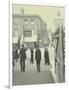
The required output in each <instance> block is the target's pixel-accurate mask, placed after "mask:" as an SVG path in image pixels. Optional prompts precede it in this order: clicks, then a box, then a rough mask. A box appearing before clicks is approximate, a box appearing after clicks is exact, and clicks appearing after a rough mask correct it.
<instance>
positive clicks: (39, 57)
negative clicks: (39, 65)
mask: <svg viewBox="0 0 69 90" xmlns="http://www.w3.org/2000/svg"><path fill="white" fill-rule="evenodd" d="M35 59H36V60H41V51H40V49H36V51H35Z"/></svg>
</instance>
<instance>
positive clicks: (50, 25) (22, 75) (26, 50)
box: [12, 3, 65, 86]
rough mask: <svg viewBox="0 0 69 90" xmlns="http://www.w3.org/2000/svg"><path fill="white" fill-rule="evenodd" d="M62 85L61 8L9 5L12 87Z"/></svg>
mask: <svg viewBox="0 0 69 90" xmlns="http://www.w3.org/2000/svg"><path fill="white" fill-rule="evenodd" d="M64 82H65V8H64V7H62V6H42V5H25V4H14V3H13V4H12V85H13V86H16V85H31V84H49V83H64Z"/></svg>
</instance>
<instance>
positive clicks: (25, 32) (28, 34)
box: [24, 31, 32, 37]
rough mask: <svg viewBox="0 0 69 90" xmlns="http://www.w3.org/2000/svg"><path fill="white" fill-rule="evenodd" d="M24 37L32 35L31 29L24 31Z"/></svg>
mask: <svg viewBox="0 0 69 90" xmlns="http://www.w3.org/2000/svg"><path fill="white" fill-rule="evenodd" d="M24 37H32V31H24Z"/></svg>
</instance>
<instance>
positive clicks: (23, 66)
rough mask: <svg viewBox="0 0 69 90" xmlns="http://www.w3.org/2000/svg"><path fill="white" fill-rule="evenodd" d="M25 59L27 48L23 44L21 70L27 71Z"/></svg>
mask: <svg viewBox="0 0 69 90" xmlns="http://www.w3.org/2000/svg"><path fill="white" fill-rule="evenodd" d="M25 59H26V50H25V48H24V45H23V44H22V48H21V49H20V66H21V71H23V72H25Z"/></svg>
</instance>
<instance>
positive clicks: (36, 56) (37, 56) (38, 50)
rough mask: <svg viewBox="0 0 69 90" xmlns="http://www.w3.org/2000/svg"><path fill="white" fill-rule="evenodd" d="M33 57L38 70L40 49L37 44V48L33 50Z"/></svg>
mask: <svg viewBox="0 0 69 90" xmlns="http://www.w3.org/2000/svg"><path fill="white" fill-rule="evenodd" d="M35 59H36V66H37V71H38V72H40V62H41V51H40V49H39V45H37V48H36V51H35Z"/></svg>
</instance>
